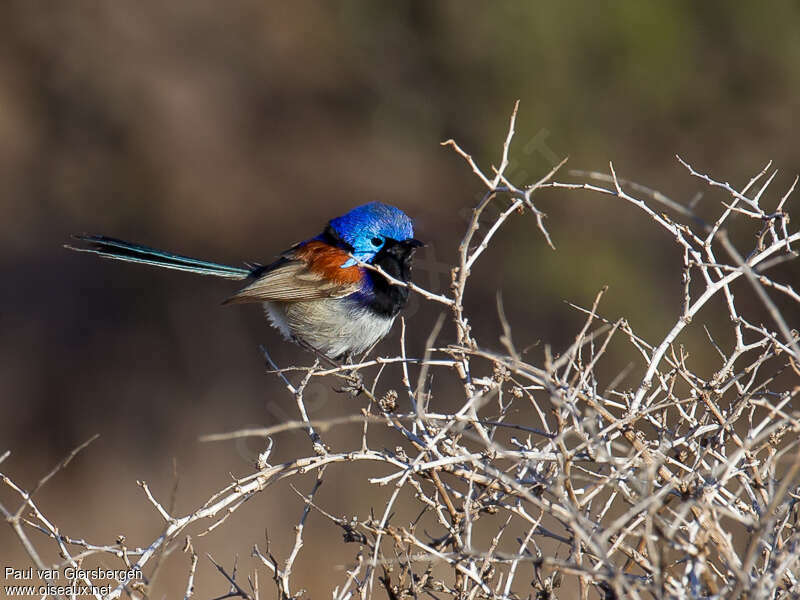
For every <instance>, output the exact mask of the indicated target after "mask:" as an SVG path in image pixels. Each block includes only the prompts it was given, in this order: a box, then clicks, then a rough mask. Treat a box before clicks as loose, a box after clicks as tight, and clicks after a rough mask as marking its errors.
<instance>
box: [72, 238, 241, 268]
mask: <svg viewBox="0 0 800 600" xmlns="http://www.w3.org/2000/svg"><path fill="white" fill-rule="evenodd" d="M73 237H74V238H75V239H76V240H80V241H81V242H85V244H86V245H85V247H79V246H70V245H68V244H65V245H64V247H65V248H69V249H70V250H76V251H77V252H91V253H92V254H97V255H98V256H102V257H103V258H113V259H114V260H123V261H127V262H132V263H141V264H143V265H152V266H154V267H161V268H162V269H175V270H176V271H186V272H187V273H197V274H199V275H213V276H215V277H224V278H226V279H247V277H248V275H250V269H245V268H241V267H231V266H228V265H221V264H219V263H214V262H209V261H206V260H199V259H197V258H190V257H188V256H181V255H180V254H172V253H171V252H164V251H163V250H156V249H155V248H148V247H147V246H140V245H139V244H131V243H130V242H123V241H122V240H116V239H114V238H110V237H105V236H103V235H85V234H84V235H75V236H73Z"/></svg>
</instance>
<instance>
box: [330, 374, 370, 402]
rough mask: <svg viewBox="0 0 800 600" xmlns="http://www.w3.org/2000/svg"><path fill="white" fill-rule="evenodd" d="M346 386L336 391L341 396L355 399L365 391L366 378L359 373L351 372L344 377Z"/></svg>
mask: <svg viewBox="0 0 800 600" xmlns="http://www.w3.org/2000/svg"><path fill="white" fill-rule="evenodd" d="M342 379H343V380H344V382H345V383H344V385H343V386H342V387H340V388H338V389H337V390H336V391H337V392H339V393H341V394H350V395H351V396H353V397H354V398H355V397H356V396H358V395H359V394H360V393H361V392H363V391H364V378H363V377H362V376H361V373H359V372H358V371H350V372H348V373H345V374H343V375H342Z"/></svg>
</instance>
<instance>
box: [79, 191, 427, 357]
mask: <svg viewBox="0 0 800 600" xmlns="http://www.w3.org/2000/svg"><path fill="white" fill-rule="evenodd" d="M75 238H76V239H78V240H80V241H81V242H84V244H83V246H80V247H79V246H67V248H70V249H71V250H77V251H79V252H91V253H94V254H97V255H99V256H102V257H104V258H112V259H115V260H123V261H128V262H134V263H141V264H145V265H152V266H155V267H162V268H164V269H175V270H177V271H187V272H189V273H197V274H200V275H213V276H216V277H224V278H226V279H236V280H247V281H248V284H247V285H246V286H245V287H244V288H242V289H241V290H239V291H238V292H237V293H236V294H234V295H233V296H231V297H230V298H228V299H227V300H226V301H225V304H238V303H245V302H261V303H263V305H264V309H265V310H266V313H267V316H268V317H269V320H270V322H271V323H272V325H273V326H274V327H276V328H277V329H278V330H279V331H280V332H281V333H282V334H283V335H284V336H285V337H286V338H287V339H290V340H293V341H295V342H297V343H298V344H300V345H301V346H304V347H306V348H308V349H311V350H313V351H315V352H317V353H320V354H322V355H324V356H326V357H328V358H330V359H334V360H338V359H344V358H348V357H350V356H352V355H356V354H360V353H362V352H365V351H366V350H368V349H370V348H371V347H372V346H374V345H375V344H376V343H377V342H378V341H380V340H381V339H382V338H383V337H384V336H385V335H386V334H387V333H389V331H390V329H391V328H392V324H393V323H394V320H395V317H396V316H397V314H398V313H399V312H400V310H401V309H402V308H403V307H404V306H405V304H406V302H407V300H408V288H407V287H405V286H400V285H395V284H392V283H390V281H389V280H388V279H387V278H386V277H384V276H383V275H381V274H380V273H378V272H377V271H375V270H373V269H369V268H366V267H364V266H363V265H360V264H359V262H358V261H361V262H363V263H367V264H371V265H373V266H376V267H380V268H381V269H382V270H383V271H385V272H386V273H387V274H388V275H390V276H391V277H393V278H394V279H396V280H399V281H402V282H409V281H410V280H411V262H412V257H413V254H414V251H415V249H416V248H417V247H419V246H421V245H422V243H421V242H419V241H418V240H416V239H414V228H413V225H412V223H411V219H409V217H408V216H407V215H406V214H405V213H404V212H403V211H402V210H400V209H399V208H395V207H394V206H390V205H388V204H381V203H379V202H372V203H370V204H365V205H363V206H359V207H357V208H354V209H353V210H351V211H350V212H348V213H347V214H344V215H342V216H341V217H337V218H335V219H332V220H331V221H329V222H328V225H327V226H326V227H325V229H324V230H323V231H322V233H320V234H319V235H317V236H316V237H313V238H311V239H309V240H306V241H304V242H300V243H299V244H296V245H295V246H293V247H292V248H290V249H289V250H287V251H285V252H283V253H282V254H281V255H280V258H278V259H277V260H276V261H275V262H273V263H272V264H269V265H264V266H255V267H250V268H242V267H232V266H227V265H222V264H219V263H214V262H208V261H205V260H199V259H196V258H190V257H187V256H181V255H178V254H172V253H170V252H165V251H163V250H156V249H154V248H148V247H146V246H141V245H139V244H132V243H129V242H123V241H121V240H117V239H114V238H110V237H105V236H100V235H77V236H75ZM355 259H358V260H355Z"/></svg>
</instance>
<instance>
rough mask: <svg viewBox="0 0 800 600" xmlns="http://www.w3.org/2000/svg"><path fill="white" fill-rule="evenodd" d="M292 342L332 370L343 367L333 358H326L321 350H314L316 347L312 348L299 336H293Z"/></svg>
mask: <svg viewBox="0 0 800 600" xmlns="http://www.w3.org/2000/svg"><path fill="white" fill-rule="evenodd" d="M292 340H293V341H294V343H295V344H297V345H298V346H300V347H301V348H303V349H305V350H308V351H309V352H312V353H313V354H314V356H316V357H317V358H318V359H319V360H320V362H323V363H325V364H326V365H328V366H329V367H331V368H332V369H338V368H339V367H341V366H342V365H340V364H339V363H338V362H336V361H335V360H333V359H332V358H329V357H328V356H326V355H325V354H323V353H322V352H320V351H319V350H317V349H316V348H314V346H312V345H311V344H309V343H308V342H306V341H305V340H301V339H300V338H299V337H297V336H292Z"/></svg>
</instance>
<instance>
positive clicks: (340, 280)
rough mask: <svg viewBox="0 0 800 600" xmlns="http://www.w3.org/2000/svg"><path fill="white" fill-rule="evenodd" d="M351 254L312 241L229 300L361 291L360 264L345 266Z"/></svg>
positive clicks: (304, 297) (283, 298)
mask: <svg viewBox="0 0 800 600" xmlns="http://www.w3.org/2000/svg"><path fill="white" fill-rule="evenodd" d="M318 244H319V246H318ZM348 258H349V257H348V255H347V253H346V252H344V251H341V250H339V249H337V248H331V247H329V246H327V244H325V245H322V244H321V243H319V242H309V243H308V244H306V245H305V246H303V247H300V248H296V249H294V250H292V251H290V252H289V253H287V254H286V255H284V257H283V258H281V259H279V260H278V261H277V262H275V263H273V264H272V265H269V266H268V267H264V268H263V269H262V270H260V271H261V272H260V273H258V272H257V274H256V279H255V280H254V281H253V282H252V283H251V284H250V285H248V286H247V287H245V288H243V289H241V290H240V291H239V292H238V293H236V294H235V295H234V296H231V297H230V298H228V299H227V300H226V301H225V304H238V303H244V302H268V301H275V302H297V301H300V300H317V299H320V298H341V297H343V296H347V295H349V294H352V293H353V292H356V291H358V289H359V287H360V281H361V270H360V269H359V268H358V267H348V268H344V269H343V268H341V265H342V264H344V263H345V262H346V261H347V259H348Z"/></svg>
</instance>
